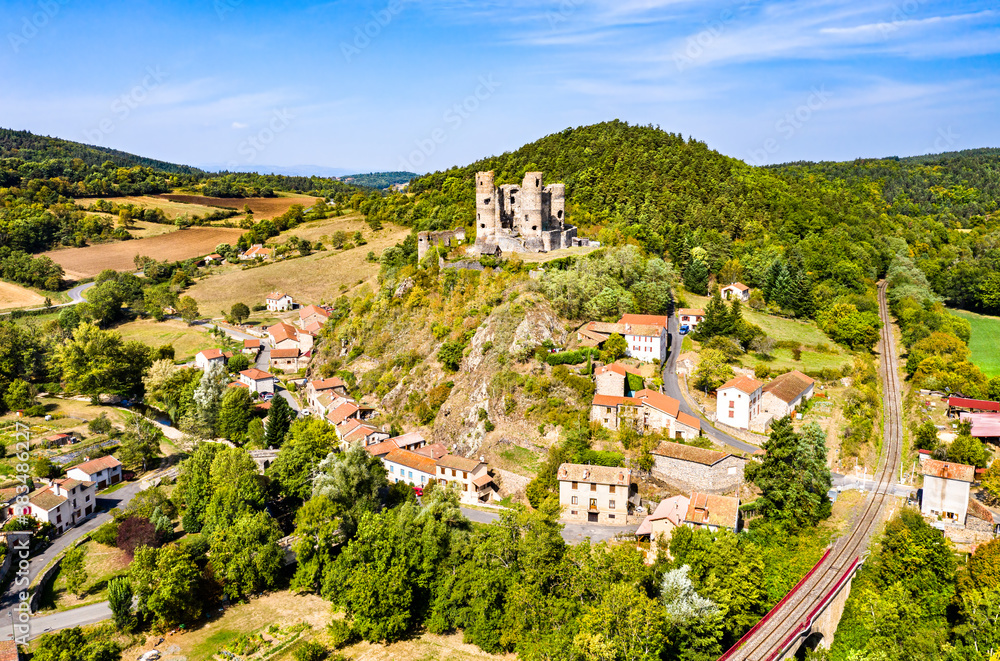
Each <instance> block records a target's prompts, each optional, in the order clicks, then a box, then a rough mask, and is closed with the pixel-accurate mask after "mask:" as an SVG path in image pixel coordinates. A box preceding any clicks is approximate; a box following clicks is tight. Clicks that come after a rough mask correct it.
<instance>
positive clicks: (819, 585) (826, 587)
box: [719, 281, 903, 661]
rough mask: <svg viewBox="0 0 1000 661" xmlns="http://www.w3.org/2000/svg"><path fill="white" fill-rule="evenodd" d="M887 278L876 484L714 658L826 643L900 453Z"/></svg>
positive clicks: (765, 656)
mask: <svg viewBox="0 0 1000 661" xmlns="http://www.w3.org/2000/svg"><path fill="white" fill-rule="evenodd" d="M885 290H886V283H885V281H882V282H880V283H879V287H878V301H879V316H880V317H881V319H882V333H881V336H880V338H879V353H880V360H879V372H880V377H881V379H882V388H883V391H882V394H883V398H882V400H883V409H882V411H883V433H884V437H883V442H882V454H881V456H880V457H879V468H878V471H877V472H876V477H875V482H876V486H875V488H874V489H872V490H871V491H870V492H869V493H868V495H867V497H866V498H865V501H864V503H863V504H862V506H861V507H860V508H859V510H858V512H857V513H856V514H855V518H854V521H853V522H852V524H851V528H850V530H848V532H847V533H845V534H844V535H843V536H841V537H840V538H839V539H838V540H837V541H836V542H835V543H834V544H833V545H832V546H831V547H830V548H829V549H828V550H827V551H826V553H825V554H824V555H823V557H822V558H820V560H819V562H817V563H816V565H815V566H814V567H813V568H812V569H811V570H810V571H809V573H808V574H806V575H805V576H804V577H803V578H802V580H801V581H799V583H798V584H797V585H796V586H795V587H794V588H792V590H791V592H789V593H788V594H787V595H785V597H784V599H782V600H781V601H780V602H778V604H777V605H776V606H775V607H774V608H773V609H771V612H769V613H768V614H767V615H765V616H764V618H763V619H761V621H760V622H758V623H757V624H756V625H755V626H754V627H753V628H752V629H750V631H748V632H747V633H746V635H744V636H743V638H741V639H740V640H739V641H738V642H737V643H736V644H735V645H734V646H733V647H732V648H731V649H730V650H729V651H727V652H726V653H725V654H723V655H722V656H721V657H719V661H778V660H779V659H790V658H795V656H796V654H797V653H798V651H799V650H800V648H802V647H803V646H806V647H810V648H815V647H829V646H830V643H831V642H832V641H833V634H834V632H836V630H837V625H838V624H839V623H840V617H841V615H842V614H843V612H844V605H845V603H846V602H847V597H848V595H849V594H850V591H851V580H852V579H853V578H854V575H855V573H856V572H857V570H858V568H859V567H860V566H861V563H862V562H863V561H864V558H865V554H866V553H867V551H868V543H869V541H870V540H871V536H872V534H873V533H874V532H875V531H876V530H877V528H878V524H879V522H880V521H881V519H882V513H883V510H884V508H885V506H886V504H887V503H889V502H890V501H891V496H892V495H893V492H894V487H895V479H894V477H895V475H896V473H897V472H898V471H899V465H900V460H901V455H902V437H903V435H902V414H901V410H902V404H901V398H900V382H899V364H898V363H899V358H898V356H897V355H896V345H895V341H894V340H893V332H892V326H891V325H890V319H889V307H888V304H887V303H886V296H885Z"/></svg>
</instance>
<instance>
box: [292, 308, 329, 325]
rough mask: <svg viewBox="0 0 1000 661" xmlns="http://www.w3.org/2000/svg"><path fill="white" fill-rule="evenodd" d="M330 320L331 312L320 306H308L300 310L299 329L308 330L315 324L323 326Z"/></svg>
mask: <svg viewBox="0 0 1000 661" xmlns="http://www.w3.org/2000/svg"><path fill="white" fill-rule="evenodd" d="M329 318H330V312H329V311H328V310H326V309H325V308H321V307H319V306H318V305H307V306H306V307H304V308H302V309H300V310H299V327H301V328H308V327H310V326H312V325H313V324H318V325H319V326H322V325H323V324H325V323H326V320H327V319H329Z"/></svg>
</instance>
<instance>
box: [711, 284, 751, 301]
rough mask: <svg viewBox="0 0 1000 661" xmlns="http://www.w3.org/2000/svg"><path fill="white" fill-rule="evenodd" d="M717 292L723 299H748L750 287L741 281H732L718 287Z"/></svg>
mask: <svg viewBox="0 0 1000 661" xmlns="http://www.w3.org/2000/svg"><path fill="white" fill-rule="evenodd" d="M719 294H720V295H721V296H722V298H723V299H725V300H729V299H739V300H740V301H742V302H746V301H749V300H750V288H749V287H747V286H746V285H745V284H743V283H742V282H734V283H732V284H731V285H726V286H725V287H722V288H721V289H719Z"/></svg>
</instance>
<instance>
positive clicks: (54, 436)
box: [45, 434, 72, 441]
mask: <svg viewBox="0 0 1000 661" xmlns="http://www.w3.org/2000/svg"><path fill="white" fill-rule="evenodd" d="M64 438H72V436H71V435H70V434H49V435H48V436H46V437H45V440H46V441H61V440H62V439H64Z"/></svg>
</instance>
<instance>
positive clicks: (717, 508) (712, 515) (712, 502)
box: [684, 491, 740, 532]
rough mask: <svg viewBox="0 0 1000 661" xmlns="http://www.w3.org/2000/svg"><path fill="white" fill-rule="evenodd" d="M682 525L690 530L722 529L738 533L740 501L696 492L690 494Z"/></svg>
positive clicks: (713, 530)
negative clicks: (690, 528)
mask: <svg viewBox="0 0 1000 661" xmlns="http://www.w3.org/2000/svg"><path fill="white" fill-rule="evenodd" d="M684 524H685V525H688V526H691V527H692V528H707V529H708V530H709V531H711V532H716V531H718V530H721V529H722V528H728V529H729V530H732V531H733V532H739V527H740V499H739V498H732V497H730V496H719V495H715V494H708V493H699V492H697V491H696V492H694V493H692V494H691V502H690V503H689V504H688V510H687V514H686V515H685V516H684Z"/></svg>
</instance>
